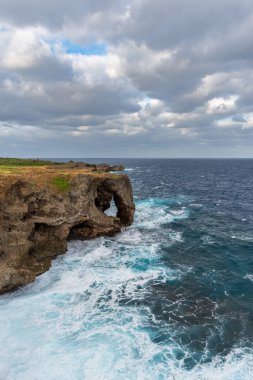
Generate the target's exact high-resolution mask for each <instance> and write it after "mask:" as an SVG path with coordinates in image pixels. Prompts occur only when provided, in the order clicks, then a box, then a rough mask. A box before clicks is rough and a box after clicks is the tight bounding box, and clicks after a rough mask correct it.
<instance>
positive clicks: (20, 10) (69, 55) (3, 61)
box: [0, 0, 253, 158]
mask: <svg viewBox="0 0 253 380" xmlns="http://www.w3.org/2000/svg"><path fill="white" fill-rule="evenodd" d="M0 156H15V157H73V158H74V157H80V158H81V157H146V158H148V157H158V158H159V157H161V158H166V157H168V158H180V157H183V158H184V157H193V158H198V157H205V158H210V157H211V158H216V157H224V158H229V157H242V158H247V157H253V3H252V0H240V1H239V0H205V1H203V0H107V1H105V0H71V1H69V0H53V1H52V0H43V1H41V0H22V1H20V0H0Z"/></svg>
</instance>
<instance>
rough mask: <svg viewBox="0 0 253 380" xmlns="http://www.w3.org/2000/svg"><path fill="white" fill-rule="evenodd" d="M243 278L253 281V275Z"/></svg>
mask: <svg viewBox="0 0 253 380" xmlns="http://www.w3.org/2000/svg"><path fill="white" fill-rule="evenodd" d="M243 278H245V280H250V281H253V274H246V276H244V277H243Z"/></svg>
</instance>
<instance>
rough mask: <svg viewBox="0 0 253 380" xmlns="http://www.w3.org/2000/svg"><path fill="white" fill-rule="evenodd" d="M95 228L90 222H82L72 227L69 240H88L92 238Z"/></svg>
mask: <svg viewBox="0 0 253 380" xmlns="http://www.w3.org/2000/svg"><path fill="white" fill-rule="evenodd" d="M93 232H94V228H93V227H92V226H91V225H90V224H89V223H88V222H82V223H79V224H76V225H75V226H73V227H71V229H70V231H69V234H68V240H79V239H88V238H90V237H91V236H92V234H93Z"/></svg>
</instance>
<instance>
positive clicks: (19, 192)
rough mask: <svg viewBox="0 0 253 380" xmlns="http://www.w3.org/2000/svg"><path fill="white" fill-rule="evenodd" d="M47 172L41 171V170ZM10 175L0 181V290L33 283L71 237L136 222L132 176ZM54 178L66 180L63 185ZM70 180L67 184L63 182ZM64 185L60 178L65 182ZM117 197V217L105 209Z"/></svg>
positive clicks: (77, 172)
mask: <svg viewBox="0 0 253 380" xmlns="http://www.w3.org/2000/svg"><path fill="white" fill-rule="evenodd" d="M41 173H42V171H41ZM44 173H45V171H43V175H44V177H43V176H42V175H41V176H37V177H38V178H40V180H37V177H36V175H35V174H34V173H30V175H8V176H6V175H5V178H4V180H3V178H2V181H0V182H1V183H0V191H1V194H0V292H1V293H3V292H6V291H9V290H11V289H15V288H16V287H17V286H19V285H24V284H28V283H30V282H32V281H34V279H35V277H36V276H37V275H39V274H41V273H43V272H45V271H47V270H48V269H49V268H50V265H51V261H52V259H53V258H55V257H56V256H57V255H60V254H63V253H65V252H66V249H67V241H68V240H70V239H90V238H95V237H96V236H101V235H112V234H114V233H116V232H119V231H121V229H122V227H125V226H129V225H130V224H131V223H132V221H133V215H134V204H133V196H132V188H131V184H130V181H129V178H128V176H127V175H124V174H111V173H101V174H100V173H93V172H88V173H85V172H83V171H82V170H75V171H74V172H73V173H68V175H67V177H65V174H64V175H63V174H61V177H59V176H57V177H55V173H52V170H51V171H50V170H48V173H49V174H47V176H46V177H45V174H44ZM55 178H63V184H67V186H59V185H58V183H57V181H56V182H55V181H54V179H55ZM66 178H67V179H66ZM64 181H65V182H64ZM60 185H61V182H60ZM112 199H114V202H115V204H116V207H117V215H116V216H107V215H106V214H105V211H106V210H107V209H108V208H109V207H110V202H111V201H112Z"/></svg>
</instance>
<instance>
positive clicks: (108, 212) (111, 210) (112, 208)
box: [105, 199, 118, 216]
mask: <svg viewBox="0 0 253 380" xmlns="http://www.w3.org/2000/svg"><path fill="white" fill-rule="evenodd" d="M117 212H118V209H117V206H116V204H115V201H114V199H112V200H111V202H110V207H109V208H108V209H107V210H105V214H106V215H108V216H117Z"/></svg>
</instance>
